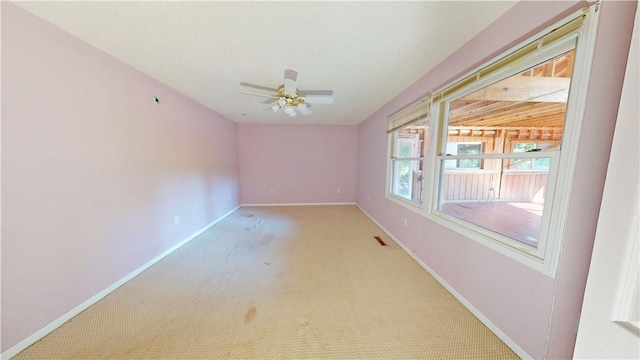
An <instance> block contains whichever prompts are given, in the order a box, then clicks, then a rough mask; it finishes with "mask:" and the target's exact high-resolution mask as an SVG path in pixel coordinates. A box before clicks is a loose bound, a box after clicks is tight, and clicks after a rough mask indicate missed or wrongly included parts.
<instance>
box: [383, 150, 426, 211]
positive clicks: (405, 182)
mask: <svg viewBox="0 0 640 360" xmlns="http://www.w3.org/2000/svg"><path fill="white" fill-rule="evenodd" d="M422 169H423V161H422V160H392V162H391V193H392V194H395V195H398V196H401V197H403V198H405V199H407V200H411V201H413V202H415V203H418V204H419V203H422V183H423V179H424V177H423V174H422Z"/></svg>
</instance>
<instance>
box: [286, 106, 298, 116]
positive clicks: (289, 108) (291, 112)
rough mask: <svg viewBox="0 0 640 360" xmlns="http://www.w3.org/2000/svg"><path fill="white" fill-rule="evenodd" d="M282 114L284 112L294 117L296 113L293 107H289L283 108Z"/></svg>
mask: <svg viewBox="0 0 640 360" xmlns="http://www.w3.org/2000/svg"><path fill="white" fill-rule="evenodd" d="M284 112H286V113H287V114H288V115H290V116H295V115H296V111H295V110H293V107H291V106H285V107H284Z"/></svg>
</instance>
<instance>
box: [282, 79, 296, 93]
mask: <svg viewBox="0 0 640 360" xmlns="http://www.w3.org/2000/svg"><path fill="white" fill-rule="evenodd" d="M297 86H298V84H296V82H295V81H293V80H291V79H284V93H285V95H291V96H293V95H295V94H296V90H297V89H296V87H297Z"/></svg>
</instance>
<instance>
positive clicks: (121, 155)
mask: <svg viewBox="0 0 640 360" xmlns="http://www.w3.org/2000/svg"><path fill="white" fill-rule="evenodd" d="M1 6H2V76H3V77H2V105H3V106H2V170H3V171H2V186H3V187H2V210H3V213H2V269H1V270H2V304H1V305H2V319H1V320H2V351H3V352H4V351H5V350H7V349H8V348H10V347H12V346H13V345H15V344H16V343H18V342H19V341H21V340H23V339H25V338H26V337H28V336H30V335H32V334H33V333H34V332H36V331H38V330H40V329H41V328H43V327H44V326H46V325H47V324H49V323H50V322H52V321H53V320H55V319H57V318H59V317H60V316H62V315H63V314H65V313H67V312H68V311H70V310H71V309H73V308H74V307H76V306H78V305H79V304H81V303H82V302H84V301H85V300H87V299H88V298H90V297H91V296H93V295H95V294H97V293H98V292H100V291H102V290H104V289H105V288H107V287H109V286H110V285H112V284H113V283H115V282H116V281H118V280H119V279H121V278H122V277H123V276H125V275H127V274H128V273H130V272H131V271H133V270H135V269H136V268H138V267H140V266H141V265H143V264H145V263H146V262H148V261H149V260H151V259H153V258H154V257H155V256H157V255H159V254H161V253H162V252H163V251H165V250H166V249H168V248H170V247H171V246H172V245H174V244H176V243H178V242H179V241H181V240H183V239H185V238H187V237H188V236H190V235H191V234H193V233H195V232H196V231H197V230H199V229H201V228H202V227H204V226H205V225H207V224H209V223H211V222H212V221H214V220H215V219H217V218H219V217H220V216H222V215H224V214H225V213H227V212H228V211H230V210H232V209H234V208H235V207H236V206H237V205H238V204H239V180H238V154H237V125H236V124H235V123H233V122H231V121H229V120H227V119H225V118H223V117H222V116H221V115H219V114H217V113H215V112H214V111H212V110H210V109H208V108H206V107H204V106H202V105H201V104H199V103H196V102H195V101H193V100H191V99H189V98H187V97H186V96H184V95H182V94H180V93H178V92H176V91H175V90H172V89H170V88H169V87H167V86H165V85H163V84H161V83H159V82H157V81H155V80H152V79H151V78H149V77H148V76H146V75H144V74H142V73H140V72H138V71H136V70H134V69H133V68H131V67H129V66H128V65H125V64H124V63H122V62H120V61H118V60H115V59H114V58H112V57H111V56H108V55H106V54H104V53H102V52H100V51H98V50H96V49H95V48H93V47H91V46H89V45H87V44H86V43H84V42H82V41H80V40H78V39H77V38H75V37H73V36H71V35H69V34H67V33H65V32H63V31H61V30H59V29H58V28H55V27H53V26H52V25H50V24H48V23H46V22H44V21H42V20H40V19H38V18H36V17H34V16H33V15H31V14H29V13H27V12H25V11H24V10H22V9H20V8H18V7H17V6H15V5H13V4H11V3H8V2H6V1H3V2H2V5H1ZM154 95H155V96H159V97H160V98H161V100H162V103H161V104H160V105H157V104H155V103H154V102H153V101H152V97H153V96H154ZM176 215H177V216H180V217H181V223H180V224H179V225H175V224H174V216H176Z"/></svg>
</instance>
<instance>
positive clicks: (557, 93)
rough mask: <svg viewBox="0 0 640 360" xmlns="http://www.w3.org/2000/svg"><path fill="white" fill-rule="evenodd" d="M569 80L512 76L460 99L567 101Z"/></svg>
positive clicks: (564, 78)
mask: <svg viewBox="0 0 640 360" xmlns="http://www.w3.org/2000/svg"><path fill="white" fill-rule="evenodd" d="M570 81H571V79H570V78H566V77H540V76H537V77H533V76H512V77H510V78H507V79H504V80H502V81H499V82H497V83H495V84H493V85H489V86H487V87H485V88H483V89H480V90H478V91H476V92H473V93H471V94H469V95H467V96H464V97H462V98H460V100H484V101H534V102H567V98H568V96H569V83H570Z"/></svg>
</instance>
